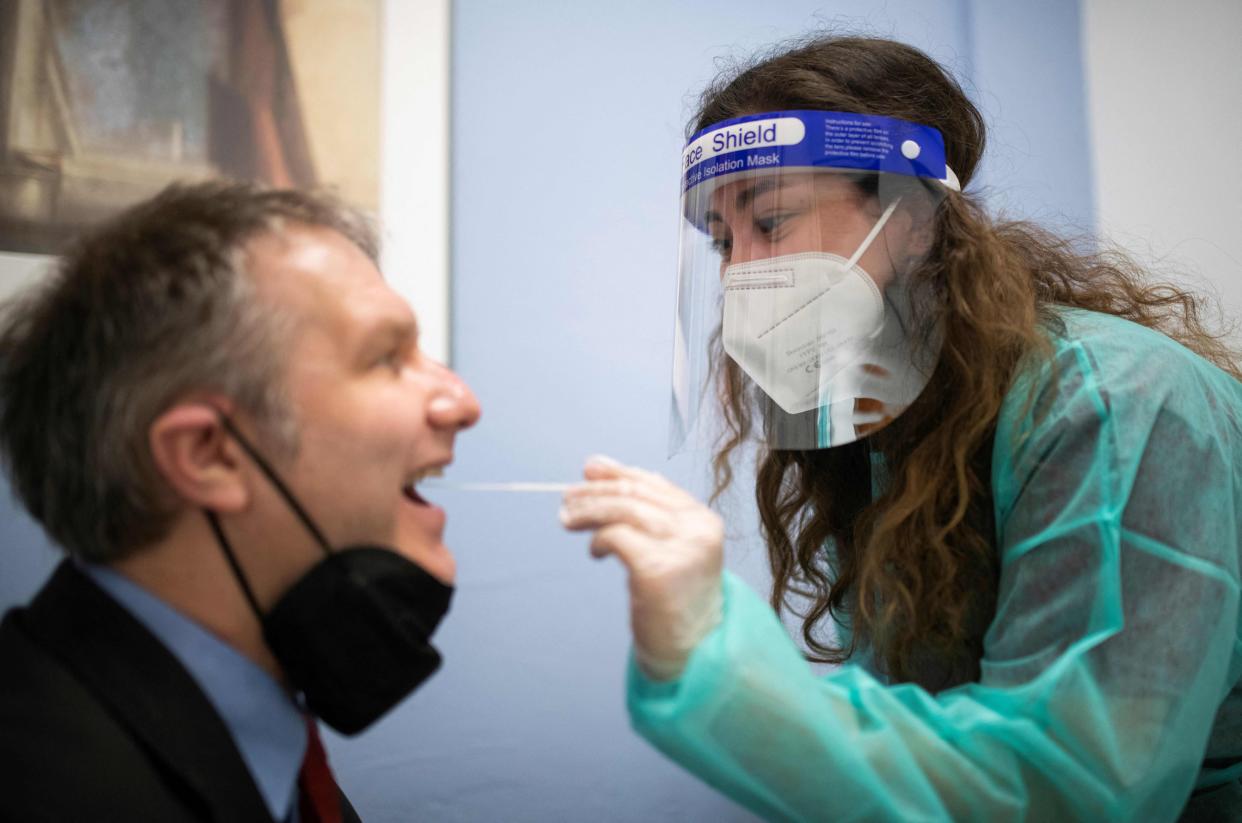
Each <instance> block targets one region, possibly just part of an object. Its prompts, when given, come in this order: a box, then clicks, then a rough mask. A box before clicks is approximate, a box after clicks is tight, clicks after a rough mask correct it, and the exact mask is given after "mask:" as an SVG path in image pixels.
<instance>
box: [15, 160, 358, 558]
mask: <svg viewBox="0 0 1242 823" xmlns="http://www.w3.org/2000/svg"><path fill="white" fill-rule="evenodd" d="M287 225H303V226H312V227H325V228H329V229H332V230H335V231H337V232H339V233H341V234H342V235H344V236H345V237H347V238H348V239H349V240H350V241H352V242H353V243H354V244H355V245H357V246H358V247H359V248H360V249H361V250H362V251H363V252H365V253H366V254H367V255H368V256H369V257H370V258H371V259H372V260H373V261H375V260H377V258H378V253H379V250H378V245H377V240H376V237H375V233H374V231H373V229H372V226H371V224H370V223H369V221H368V220H367V219H366V218H364V217H363V216H362V215H361V214H359V213H358V212H355V211H353V210H352V209H350V208H348V207H347V206H345V205H343V204H342V203H340V202H339V201H337V200H336V199H334V198H332V197H330V196H327V195H322V194H311V193H307V192H300V191H291V190H273V189H264V188H261V187H258V186H255V185H251V184H245V183H225V182H211V183H200V184H195V185H174V186H172V187H170V188H168V189H166V190H164V191H163V192H162V193H161V194H159V195H158V196H156V197H155V198H153V199H151V200H149V201H147V202H145V203H142V204H140V205H138V206H135V207H134V208H132V209H130V210H129V211H127V212H125V213H123V214H121V215H120V216H118V217H117V218H115V219H113V220H111V221H109V222H108V223H107V224H105V225H103V226H101V227H99V228H98V229H96V230H94V231H92V232H91V233H90V234H88V235H87V236H84V237H83V238H81V239H80V240H79V241H78V242H77V243H76V245H74V247H73V248H72V249H71V250H70V251H69V253H68V254H66V255H65V256H64V257H63V258H62V260H61V262H60V264H59V265H58V266H57V268H56V270H55V273H54V274H53V275H52V276H51V277H50V278H49V279H48V280H47V282H45V283H42V284H40V285H38V286H36V287H35V288H33V289H31V290H30V291H28V292H27V293H25V294H24V295H22V296H20V297H19V298H17V299H16V300H14V301H11V302H10V303H9V304H8V305H6V306H5V311H4V316H3V319H2V320H0V455H2V456H3V458H4V462H5V465H6V468H7V470H8V473H9V477H10V480H11V481H12V484H13V488H14V491H15V492H16V494H17V496H18V497H19V498H20V499H21V501H22V503H23V504H24V505H25V507H26V508H27V509H28V510H29V511H30V513H31V514H32V515H33V516H34V517H35V519H37V520H38V521H39V522H40V523H42V524H43V527H44V529H46V531H47V532H48V534H49V535H50V536H51V538H52V539H53V540H54V541H55V542H57V543H58V544H60V545H61V546H62V547H63V548H64V549H65V550H66V551H68V552H69V553H70V554H71V555H75V556H77V557H80V558H83V559H86V560H91V561H96V562H106V561H109V560H115V559H118V558H120V557H122V556H124V555H126V554H128V553H130V552H132V551H133V550H135V549H138V548H140V547H142V546H145V545H148V544H150V543H152V542H154V541H157V540H159V539H160V538H162V537H164V536H165V535H166V534H167V531H168V528H169V527H170V525H171V523H172V519H173V516H174V515H175V513H176V512H177V510H178V507H179V504H178V503H177V500H176V498H175V497H174V496H173V495H172V494H171V491H170V490H169V489H168V487H167V485H166V484H165V483H164V482H162V480H161V478H160V475H159V474H158V472H157V471H156V468H155V464H154V461H153V459H152V455H151V449H150V445H149V442H148V437H149V431H150V427H151V424H152V423H153V422H154V421H155V419H156V418H157V417H158V416H159V415H160V414H162V413H163V412H164V411H166V410H167V409H168V408H170V407H171V406H172V405H173V404H174V403H175V402H176V401H177V400H178V399H180V398H184V397H187V396H190V395H192V394H194V393H197V392H202V393H219V394H221V395H224V396H227V397H228V398H230V399H231V400H232V401H233V402H234V403H235V404H236V405H237V407H238V408H240V409H242V410H244V411H245V412H247V413H248V414H249V415H250V416H251V417H252V418H253V420H254V421H255V423H256V425H257V426H258V428H259V432H260V435H261V437H262V439H263V441H264V443H265V446H266V447H267V448H268V449H269V450H271V451H272V452H273V453H274V454H277V455H285V456H288V455H290V454H292V453H293V451H294V450H295V449H296V425H295V423H294V417H293V415H292V414H291V411H290V409H289V408H288V404H287V402H286V400H285V398H284V393H283V385H282V379H281V378H282V375H283V371H284V369H283V364H284V362H285V353H286V349H287V346H288V343H289V341H290V339H291V335H290V333H289V332H290V329H291V324H292V319H291V318H289V317H286V316H283V315H282V314H281V313H280V312H279V311H277V310H276V308H275V306H273V305H272V304H271V303H270V302H266V301H262V300H260V299H258V298H257V289H256V284H255V282H254V280H253V279H252V277H251V276H250V275H249V273H248V272H247V270H246V261H247V255H246V246H247V244H248V243H249V242H250V241H251V240H253V239H255V238H256V237H258V236H261V235H265V234H271V233H279V232H281V231H282V230H283V228H284V227H285V226H287Z"/></svg>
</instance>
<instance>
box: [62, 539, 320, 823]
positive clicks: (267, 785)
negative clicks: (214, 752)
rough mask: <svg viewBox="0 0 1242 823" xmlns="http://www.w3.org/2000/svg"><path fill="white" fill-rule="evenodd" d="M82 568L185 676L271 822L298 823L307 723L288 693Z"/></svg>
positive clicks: (108, 576) (236, 655)
mask: <svg viewBox="0 0 1242 823" xmlns="http://www.w3.org/2000/svg"><path fill="white" fill-rule="evenodd" d="M80 568H81V569H82V571H83V572H84V573H85V574H86V575H87V576H89V577H90V578H91V580H93V581H94V582H95V583H96V584H97V585H98V586H99V587H100V588H101V589H103V590H104V591H106V592H107V593H108V594H110V595H111V596H112V597H113V598H114V599H115V600H116V601H117V602H118V603H120V604H121V605H122V606H123V607H124V608H125V609H126V610H128V611H129V612H130V613H131V614H132V615H133V616H134V617H135V618H136V619H137V620H138V622H140V623H142V624H143V625H144V626H146V628H147V629H148V630H149V631H150V632H151V633H152V634H154V635H155V636H156V637H157V638H159V640H160V642H162V643H163V644H164V646H166V647H167V648H168V650H169V651H170V652H171V653H172V655H173V656H174V657H176V658H177V660H178V661H179V662H180V663H181V665H182V666H184V667H185V668H186V670H187V671H189V673H190V675H191V676H192V677H193V678H194V680H195V681H196V682H197V683H198V685H199V688H201V689H202V690H203V693H204V694H206V695H207V699H208V700H209V701H211V705H212V706H214V707H215V709H216V712H217V713H219V715H220V717H221V718H223V720H224V723H225V725H226V726H228V729H229V732H230V733H232V735H233V742H234V743H236V744H237V748H238V750H239V751H240V752H241V756H242V759H243V760H244V761H245V762H246V766H247V768H249V769H250V774H251V776H252V777H254V781H255V783H256V784H257V785H258V787H259V792H260V793H261V794H262V795H263V799H264V800H266V801H267V807H268V809H270V810H271V813H272V817H273V818H275V819H276V820H291V821H296V819H297V817H298V815H297V809H296V805H297V804H296V803H295V800H296V798H297V795H296V792H297V779H298V771H299V770H300V769H301V767H302V758H303V757H304V756H305V754H306V721H305V719H304V718H303V715H302V712H301V710H300V709H299V708H298V706H297V704H295V703H294V702H293V698H292V697H290V695H289V693H288V692H286V691H285V690H284V688H282V687H281V685H280V684H279V683H277V682H276V681H275V680H274V679H272V677H271V675H269V674H268V673H267V672H266V671H264V670H263V669H262V668H260V667H259V666H258V665H256V664H255V663H254V662H253V661H251V660H250V659H248V658H247V657H245V656H244V655H242V653H241V652H239V651H237V650H236V649H234V648H233V647H232V646H230V645H229V644H227V643H225V642H224V641H223V640H221V639H220V638H218V637H216V636H215V635H214V634H212V633H211V632H209V631H207V630H206V629H204V628H203V627H202V626H200V625H199V624H197V623H195V622H194V621H193V620H191V619H189V618H188V617H186V616H185V615H183V614H181V613H180V612H178V611H177V610H176V609H174V608H173V607H172V606H170V605H168V604H167V603H165V602H164V601H163V600H161V599H160V598H158V597H156V596H155V595H154V594H152V593H151V592H149V591H147V590H146V589H144V588H142V587H141V586H139V585H138V584H136V583H134V582H133V581H131V580H130V579H128V578H127V577H125V576H123V575H121V574H119V573H117V572H115V571H113V570H112V569H109V568H107V567H104V566H99V565H93V564H89V563H82V564H80Z"/></svg>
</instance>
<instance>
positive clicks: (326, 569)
mask: <svg viewBox="0 0 1242 823" xmlns="http://www.w3.org/2000/svg"><path fill="white" fill-rule="evenodd" d="M221 421H222V423H223V424H224V427H225V428H226V429H227V430H228V432H229V433H230V434H231V435H232V436H233V437H234V438H235V439H236V440H237V442H238V444H239V445H241V447H242V448H243V449H244V450H245V451H246V453H247V454H248V455H250V458H251V459H252V460H254V462H255V464H256V465H258V467H259V469H260V470H261V471H262V472H263V474H264V475H266V476H267V478H268V480H270V481H271V483H272V485H273V486H274V487H275V488H276V491H277V492H278V493H279V494H280V495H281V497H283V498H284V499H285V501H286V502H287V503H288V504H289V507H290V508H291V509H292V510H293V512H294V514H296V515H297V517H298V519H299V520H301V521H302V524H303V525H304V526H306V529H307V531H309V532H310V533H311V535H312V536H313V537H314V538H315V542H316V543H318V544H319V546H320V548H322V549H323V552H324V558H323V559H322V560H320V561H319V562H318V563H317V564H315V565H314V566H313V567H311V569H310V571H308V572H307V573H306V574H305V575H303V576H302V577H301V578H300V579H299V580H298V581H297V582H296V583H294V584H293V586H292V587H291V588H290V589H289V590H288V591H287V592H285V593H284V594H282V595H281V596H280V598H279V599H278V600H277V601H276V603H275V604H273V605H272V607H271V608H270V609H268V611H267V614H264V613H263V612H262V610H261V609H260V608H259V603H258V601H257V600H256V599H255V596H254V592H253V591H252V590H251V588H250V585H249V584H248V583H247V582H246V577H245V575H244V574H243V573H242V570H241V567H240V565H238V562H237V557H236V556H235V555H234V553H233V549H232V546H230V545H229V541H228V539H227V538H226V537H225V535H224V530H223V529H222V528H221V527H220V522H219V520H218V519H217V518H216V515H215V514H214V513H213V512H211V511H205V512H204V513H205V514H206V515H207V521H208V522H209V523H210V524H211V529H212V531H213V532H214V533H215V535H216V539H217V541H219V543H220V548H221V549H222V550H223V551H224V556H225V557H226V558H228V561H229V566H230V567H231V568H232V570H233V574H234V576H235V577H236V578H237V582H238V583H239V584H240V586H241V589H242V592H243V593H244V594H245V595H246V600H247V601H248V602H249V603H250V607H251V609H253V610H254V613H255V616H256V617H257V618H258V619H259V623H260V624H261V625H262V627H263V638H264V640H265V641H266V642H267V646H268V649H270V650H271V652H272V655H273V656H274V657H275V658H276V661H277V662H278V663H279V664H280V666H281V668H282V669H283V670H284V673H285V676H286V677H287V678H288V679H289V682H290V683H291V684H292V685H293V687H294V688H296V689H297V690H299V691H300V692H301V693H302V695H303V697H304V699H305V700H306V705H307V707H308V708H309V709H310V711H311V712H313V713H314V714H315V715H316V716H317V717H319V718H320V719H321V720H323V721H324V722H325V723H327V724H328V725H329V726H331V727H332V728H334V729H336V730H337V731H338V732H340V733H342V734H347V735H352V734H357V733H358V732H360V731H362V730H363V729H365V728H366V727H367V726H369V725H371V724H372V723H373V722H375V721H376V720H377V719H378V718H379V717H380V716H381V715H383V714H384V713H385V712H387V711H388V710H389V709H391V708H392V707H393V706H395V705H396V704H397V703H399V702H400V701H401V700H402V699H403V698H404V697H405V696H406V695H408V694H409V693H410V692H412V691H413V690H414V689H415V688H417V687H418V686H419V684H421V683H422V682H423V681H424V680H426V679H427V678H428V677H430V676H431V674H432V673H433V672H434V671H435V670H436V669H437V668H439V666H440V655H439V653H438V652H437V651H436V650H435V648H433V647H432V646H431V644H430V642H429V640H430V638H431V635H432V633H433V632H434V631H435V629H436V626H437V625H439V623H440V620H441V619H442V618H443V617H444V615H445V613H446V612H447V611H448V607H449V601H450V599H451V598H452V595H453V587H452V586H448V585H446V584H444V583H441V582H440V581H439V580H437V579H436V578H434V577H432V576H431V575H430V574H428V573H427V572H426V571H425V570H424V569H422V568H421V567H420V566H419V565H418V564H416V563H414V562H412V561H410V560H408V559H407V558H405V557H404V556H402V555H401V554H399V553H398V552H397V551H396V550H395V549H392V548H388V547H385V546H370V545H352V546H345V547H342V548H340V549H337V550H333V549H332V548H331V547H330V546H329V544H328V541H327V540H326V539H325V537H324V535H323V533H322V532H321V531H320V530H319V528H318V527H317V526H316V525H315V523H314V522H313V521H312V520H311V518H310V516H309V515H308V514H307V513H306V511H305V510H304V509H303V508H302V506H301V505H300V504H299V503H298V501H297V499H296V498H294V496H293V493H292V492H290V491H289V489H288V488H287V487H286V486H285V484H284V483H283V482H282V481H281V480H280V477H279V476H278V475H277V474H276V472H275V470H274V469H272V467H271V466H270V465H269V464H268V463H267V461H266V460H264V459H263V457H262V455H260V454H259V453H258V451H257V450H256V449H255V448H254V447H253V446H252V445H250V443H249V442H248V441H247V440H246V439H245V438H244V437H243V436H242V435H241V433H240V432H239V431H238V430H237V427H236V426H234V425H233V423H232V421H230V420H229V419H228V418H227V417H225V416H223V415H221Z"/></svg>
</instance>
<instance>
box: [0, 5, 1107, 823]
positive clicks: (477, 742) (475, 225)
mask: <svg viewBox="0 0 1242 823" xmlns="http://www.w3.org/2000/svg"><path fill="white" fill-rule="evenodd" d="M454 13H455V19H454V42H453V63H454V65H453V70H454V79H453V83H454V93H453V105H454V117H453V130H454V137H453V270H454V282H453V289H454V291H453V324H454V325H453V358H454V366H455V367H456V368H457V370H458V371H459V372H460V373H461V374H462V375H463V376H464V377H465V378H466V379H467V380H468V381H469V382H470V383H471V385H472V386H473V387H474V389H475V391H476V392H477V393H478V395H479V397H480V398H481V400H482V403H483V409H484V414H483V420H482V422H481V423H480V425H479V426H478V428H477V429H475V430H474V431H472V432H470V433H468V434H467V435H465V436H464V437H462V438H461V440H460V441H459V450H458V459H457V463H456V465H455V466H454V467H452V468H451V469H450V472H449V477H450V479H457V480H518V479H535V480H560V479H569V478H572V477H575V476H576V475H577V472H578V470H579V467H580V465H581V462H582V459H583V458H584V457H585V456H586V455H587V454H590V453H592V452H603V453H607V454H610V455H613V456H615V457H617V458H620V459H623V460H627V461H632V462H635V463H639V464H642V465H645V466H648V467H652V468H657V469H659V470H661V471H664V472H665V473H667V474H669V475H670V476H672V477H674V478H675V479H677V480H679V481H681V482H683V483H685V484H687V485H688V486H690V487H692V488H695V489H698V490H700V491H701V490H703V489H704V487H705V480H706V470H705V464H706V461H707V455H706V454H703V453H697V454H694V453H692V454H688V455H684V456H682V457H679V458H678V459H676V460H674V461H671V462H669V461H666V460H665V456H664V452H665V440H666V432H665V426H666V415H667V409H668V391H669V385H668V379H669V378H668V375H669V368H670V366H669V351H670V346H671V339H672V322H671V321H672V297H673V287H674V279H673V278H674V275H675V267H676V257H677V248H676V242H677V228H678V223H677V220H678V218H677V183H676V179H677V158H678V156H679V151H680V148H681V144H682V133H683V127H684V121H685V119H686V117H687V116H688V114H689V113H690V108H691V106H692V104H693V93H694V92H696V91H697V90H698V89H699V88H701V86H702V85H703V84H704V83H705V82H706V81H707V80H708V79H710V77H711V76H712V75H713V73H714V69H713V61H714V60H715V59H716V58H718V57H721V56H728V55H746V54H747V53H748V52H749V51H750V50H751V49H752V48H754V47H756V46H759V45H762V44H767V43H771V42H773V41H776V40H780V39H782V38H785V37H788V36H790V35H794V34H798V33H800V32H803V31H806V30H808V29H810V28H815V27H820V26H822V25H824V24H833V25H839V26H843V27H845V28H848V29H851V30H863V31H866V32H869V33H874V34H883V35H889V36H894V37H897V38H899V39H903V40H906V41H908V42H911V43H913V44H915V45H918V46H920V47H922V48H924V49H926V50H928V51H929V52H931V53H932V55H933V56H935V57H937V58H938V59H940V60H942V61H944V62H945V63H946V64H948V65H949V66H950V67H951V68H952V69H954V70H955V71H956V72H958V73H959V74H960V75H962V77H963V79H964V80H965V81H966V82H967V85H968V87H970V88H971V89H972V93H973V95H974V96H975V97H976V99H977V101H978V102H979V103H980V104H981V106H982V108H983V110H984V112H985V114H986V115H987V116H988V117H989V118H990V119H991V121H992V125H994V127H995V129H994V131H993V137H994V140H993V143H992V150H993V151H994V152H995V154H993V155H992V157H991V158H990V159H989V161H988V162H987V164H986V165H985V168H984V172H983V175H982V177H981V179H980V180H979V181H978V182H979V184H981V185H983V186H985V187H987V190H988V192H989V197H990V198H991V199H992V201H993V202H994V203H996V204H997V205H1003V206H1006V207H1007V208H1010V209H1013V210H1016V211H1020V212H1022V213H1027V214H1034V215H1036V216H1039V217H1041V218H1043V219H1046V220H1049V221H1052V222H1057V223H1069V224H1074V225H1079V226H1083V227H1088V223H1089V220H1090V214H1091V191H1090V182H1089V181H1090V174H1089V151H1088V146H1087V142H1086V141H1087V130H1086V123H1085V114H1084V99H1083V80H1082V69H1081V62H1082V61H1081V55H1080V53H1079V30H1078V27H1079V9H1078V3H1077V2H1076V0H1061V2H1052V3H1046V4H1038V5H1037V4H1026V3H1018V2H1004V3H996V2H993V3H990V4H989V3H984V2H981V1H978V0H977V1H976V2H969V0H935V1H934V2H926V1H924V2H919V0H889V2H886V3H883V4H872V3H866V2H839V3H835V4H831V5H828V4H823V3H816V2H809V0H783V2H781V3H779V4H777V3H755V2H741V1H740V0H717V2H712V3H706V2H684V3H668V2H655V0H632V1H631V2H627V3H615V2H570V0H563V2H550V1H549V0H543V1H541V2H535V0H527V2H513V0H508V2H502V1H501V0H461V2H458V3H457V4H456V6H455V10H454ZM415 308H416V309H417V305H416V306H415ZM435 496H436V497H438V499H439V502H441V503H442V504H443V505H445V507H446V508H447V510H448V512H449V543H450V545H452V546H453V547H454V549H455V551H456V553H457V555H458V563H459V570H460V590H459V592H458V597H457V599H456V601H455V603H454V610H453V613H452V615H451V616H450V618H449V620H448V621H447V622H446V624H445V627H444V629H442V632H441V635H440V645H441V648H442V650H443V651H444V653H445V657H446V665H445V668H444V670H443V671H442V672H441V674H439V675H438V676H437V677H436V678H434V679H433V680H432V681H431V682H430V683H428V685H427V686H426V687H425V688H424V689H423V690H421V691H420V692H419V693H418V695H417V696H416V697H415V698H414V699H412V700H410V701H408V702H407V703H406V704H404V705H403V706H402V707H401V708H400V709H399V710H397V711H396V712H395V713H394V714H393V715H392V716H391V717H389V718H387V719H385V720H384V721H383V722H381V723H380V724H379V725H378V726H377V727H375V728H374V729H373V730H371V731H370V732H368V733H367V734H366V735H364V736H362V737H361V738H359V739H356V740H341V739H339V738H333V739H332V740H330V741H329V745H330V748H331V753H332V757H333V762H334V765H335V768H336V770H337V773H338V776H339V778H340V780H341V783H342V785H343V786H344V787H345V789H346V790H347V791H348V792H349V794H350V795H351V797H352V798H353V799H354V802H355V804H356V805H357V807H358V809H359V811H360V812H361V813H362V814H363V817H364V819H366V820H368V821H373V822H374V821H405V820H409V819H414V818H417V819H425V820H437V821H475V820H505V821H549V820H556V821H559V820H593V821H613V820H615V821H622V820H669V821H672V820H705V819H715V820H749V819H751V818H750V817H749V815H747V814H746V813H745V812H743V811H741V810H740V809H737V808H736V807H735V806H733V805H732V804H731V803H729V802H728V801H726V800H724V799H722V798H720V797H718V796H717V795H715V794H714V793H713V792H711V791H710V790H708V789H707V788H705V787H703V786H701V785H700V784H698V783H697V782H696V781H695V780H693V779H692V778H690V777H688V776H686V775H684V774H683V773H682V772H681V771H679V770H678V769H677V768H675V767H674V766H672V765H671V764H669V763H668V762H666V761H665V760H663V759H662V757H661V756H660V755H658V754H656V753H655V752H654V751H652V750H650V749H648V748H647V747H646V746H645V744H643V743H641V742H640V741H639V740H638V739H637V738H636V737H635V736H634V735H633V734H632V732H631V731H630V729H629V726H628V722H627V719H626V717H625V713H624V707H623V705H622V698H623V682H622V675H623V671H624V663H625V654H626V650H627V646H628V639H627V627H626V619H627V616H626V610H625V609H626V607H625V598H624V577H623V575H622V573H621V569H620V568H619V567H618V566H617V565H616V564H615V563H612V562H609V563H603V564H598V563H594V562H591V561H590V560H589V558H588V556H587V552H586V540H585V539H583V538H581V537H571V536H567V535H564V534H562V533H561V531H560V529H559V528H558V527H557V525H556V508H557V498H556V497H555V496H516V495H514V496H505V495H499V494H488V495H484V494H476V495H469V494H464V493H451V492H438V493H436V494H435ZM748 500H749V493H748V492H746V491H742V492H739V493H738V494H737V495H735V496H734V501H735V502H736V509H735V513H734V515H733V516H732V517H731V518H730V520H731V526H732V528H731V531H732V533H733V534H734V535H735V538H734V539H733V540H732V542H731V544H730V546H729V548H728V552H729V558H730V563H731V565H733V566H734V567H735V568H738V569H740V570H741V571H742V572H743V574H744V575H745V576H746V577H748V578H749V579H751V580H752V581H754V583H755V584H756V585H758V586H762V585H763V583H764V576H763V571H762V565H763V561H762V549H761V547H760V546H759V545H758V544H757V542H756V539H755V531H754V528H753V517H752V516H751V514H750V513H749V506H747V505H746V501H748ZM2 528H3V532H2V534H0V537H2V538H3V544H4V549H3V551H0V605H5V604H9V603H13V602H17V601H20V600H23V599H25V598H26V597H27V596H28V595H29V593H30V592H32V591H33V590H34V588H35V587H36V586H37V585H38V583H39V582H40V580H41V579H42V577H43V576H44V575H45V574H46V570H47V569H48V568H49V566H50V563H51V561H52V558H53V555H52V554H51V553H50V552H49V551H47V550H45V549H43V550H41V549H40V548H39V544H41V543H42V540H41V539H40V538H38V537H37V536H35V535H34V534H33V532H32V528H31V527H30V526H29V524H28V522H27V521H26V520H25V518H24V517H22V516H21V515H19V514H17V513H16V512H14V511H12V510H11V509H6V510H5V511H4V512H3V526H2Z"/></svg>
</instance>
